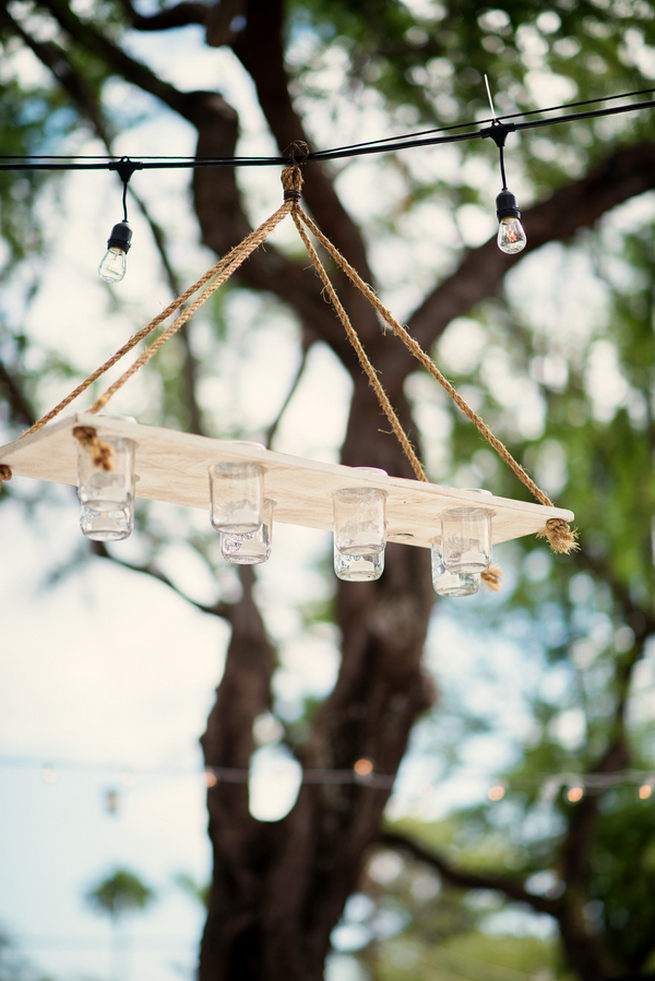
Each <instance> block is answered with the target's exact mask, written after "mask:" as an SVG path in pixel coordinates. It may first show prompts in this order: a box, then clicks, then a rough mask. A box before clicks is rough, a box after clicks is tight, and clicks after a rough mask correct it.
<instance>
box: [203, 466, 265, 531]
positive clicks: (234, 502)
mask: <svg viewBox="0 0 655 981" xmlns="http://www.w3.org/2000/svg"><path fill="white" fill-rule="evenodd" d="M209 495H210V501H211V504H210V519H211V523H212V525H213V526H214V528H215V529H216V531H220V532H224V533H225V534H227V535H230V536H232V537H235V536H239V535H248V534H250V533H251V532H253V531H257V529H258V528H259V527H260V525H261V523H262V515H263V507H264V471H263V468H262V467H260V466H259V464H258V463H249V462H245V463H216V464H214V465H213V466H211V467H210V468H209Z"/></svg>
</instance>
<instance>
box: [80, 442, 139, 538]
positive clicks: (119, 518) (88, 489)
mask: <svg viewBox="0 0 655 981" xmlns="http://www.w3.org/2000/svg"><path fill="white" fill-rule="evenodd" d="M100 439H101V440H102V442H103V443H107V444H108V445H109V446H110V447H111V449H112V455H111V466H112V469H111V470H103V469H102V467H101V466H98V465H97V464H95V463H94V462H93V456H92V454H91V453H90V452H89V450H88V449H87V448H86V447H85V446H82V445H81V444H79V443H78V447H77V471H78V489H77V493H78V497H79V499H80V504H81V510H80V527H81V529H82V531H83V532H84V534H85V535H86V537H87V538H90V539H92V540H93V541H95V542H116V541H120V540H121V539H123V538H127V537H128V535H130V534H131V532H132V529H133V528H134V441H133V440H131V439H127V438H126V437H124V436H102V435H101V436H100Z"/></svg>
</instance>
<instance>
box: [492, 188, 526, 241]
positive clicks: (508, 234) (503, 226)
mask: <svg viewBox="0 0 655 981" xmlns="http://www.w3.org/2000/svg"><path fill="white" fill-rule="evenodd" d="M496 215H497V216H498V221H499V222H500V224H499V225H498V238H497V239H496V241H497V243H498V248H499V249H500V251H501V252H504V253H505V254H506V255H515V253H517V252H522V251H523V249H524V248H525V245H526V242H527V238H526V235H525V231H524V230H523V225H522V224H521V222H520V221H519V218H520V217H521V212H520V211H519V206H518V204H517V201H516V198H515V197H514V195H513V194H512V192H511V191H508V190H507V189H504V190H502V191H501V192H500V194H499V195H498V197H497V198H496Z"/></svg>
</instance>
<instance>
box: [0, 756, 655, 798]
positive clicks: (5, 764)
mask: <svg viewBox="0 0 655 981" xmlns="http://www.w3.org/2000/svg"><path fill="white" fill-rule="evenodd" d="M287 762H292V763H293V764H294V765H296V766H297V765H298V764H297V761H296V760H288V761H286V760H285V761H280V762H272V763H270V764H269V767H268V768H269V770H270V772H277V770H278V769H279V767H280V765H286V764H287ZM0 770H38V771H40V772H41V774H42V776H43V777H44V779H45V780H46V782H53V781H52V777H53V776H54V775H56V774H64V773H87V774H97V775H102V776H103V777H109V776H110V775H111V774H113V775H114V776H115V777H116V778H117V779H118V780H119V782H120V783H122V784H123V785H124V786H125V787H130V786H132V785H133V784H134V781H135V780H136V779H137V778H139V777H142V778H143V777H160V778H161V777H164V778H165V777H169V778H171V779H177V778H181V777H194V776H198V777H200V778H202V779H204V781H205V783H206V784H208V785H209V786H215V785H216V784H217V783H219V782H223V783H239V784H244V783H248V782H249V781H250V780H251V779H252V776H253V774H252V771H251V770H250V769H248V768H245V767H232V766H220V765H212V764H206V765H205V766H201V767H200V768H198V767H194V766H165V765H164V766H157V765H147V764H146V765H136V766H135V765H133V764H130V763H125V762H117V761H100V762H94V761H91V760H81V759H70V758H69V759H59V758H54V759H53V758H51V757H47V756H44V757H38V756H18V755H17V756H9V755H7V756H0ZM463 776H465V777H466V778H468V779H470V780H471V781H475V782H476V783H479V782H480V781H485V780H486V781H488V782H489V784H490V789H489V791H488V793H487V796H488V797H489V799H490V800H491V801H500V800H502V799H503V798H505V797H506V796H507V795H508V794H511V793H512V792H513V791H514V790H530V789H532V790H537V791H540V797H541V799H542V800H543V801H549V800H554V799H555V797H556V796H557V794H558V793H559V792H560V791H562V790H563V791H565V793H566V797H567V799H568V800H569V801H570V802H571V803H576V802H577V800H579V799H580V798H581V797H582V796H583V795H584V794H592V795H593V794H602V793H604V792H605V791H607V790H612V789H614V788H617V787H621V786H624V787H627V786H634V787H637V788H638V790H639V798H640V800H644V801H645V800H648V799H650V798H651V797H653V795H654V794H655V772H654V771H652V770H642V769H628V770H617V771H614V772H611V773H594V772H591V773H584V772H581V771H574V770H566V771H562V772H557V773H552V772H541V773H535V774H533V775H531V776H526V775H523V776H518V777H515V778H509V779H508V780H504V779H503V780H496V781H495V782H494V778H493V777H492V776H490V775H489V774H486V773H483V772H482V771H479V770H476V769H465V770H464V773H463ZM460 778H461V775H460ZM299 782H300V783H303V784H353V783H358V784H366V785H368V786H370V787H373V788H378V789H385V788H386V789H390V788H391V787H392V786H393V785H394V784H395V783H397V782H398V777H397V775H396V774H391V773H382V772H380V771H379V770H377V769H376V767H375V764H374V762H373V760H371V759H369V758H368V757H366V756H362V757H360V758H358V759H356V760H354V761H353V764H352V766H351V767H347V768H346V767H344V768H341V769H336V768H335V769H330V768H327V767H306V768H302V772H301V774H300V776H299ZM442 782H443V778H434V779H431V780H428V781H425V782H424V789H426V790H427V789H435V788H436V787H437V786H438V785H439V784H440V783H442ZM576 790H577V791H578V793H575V792H573V793H571V791H576ZM419 793H421V791H420V790H419Z"/></svg>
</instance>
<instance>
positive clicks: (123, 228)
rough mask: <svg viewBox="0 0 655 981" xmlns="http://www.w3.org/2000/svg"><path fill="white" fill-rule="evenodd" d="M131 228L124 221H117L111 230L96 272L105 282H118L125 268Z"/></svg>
mask: <svg viewBox="0 0 655 981" xmlns="http://www.w3.org/2000/svg"><path fill="white" fill-rule="evenodd" d="M131 240H132V229H131V228H130V226H129V225H128V223H127V222H126V221H119V222H118V224H117V225H114V227H113V228H112V230H111V234H110V236H109V239H108V241H107V251H106V252H105V254H104V256H103V257H102V260H101V262H100V265H99V266H98V272H99V274H100V276H101V278H102V279H104V281H105V282H106V283H120V281H121V279H122V278H123V276H124V275H125V270H126V268H127V261H126V256H127V253H128V252H129V249H130V242H131Z"/></svg>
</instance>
